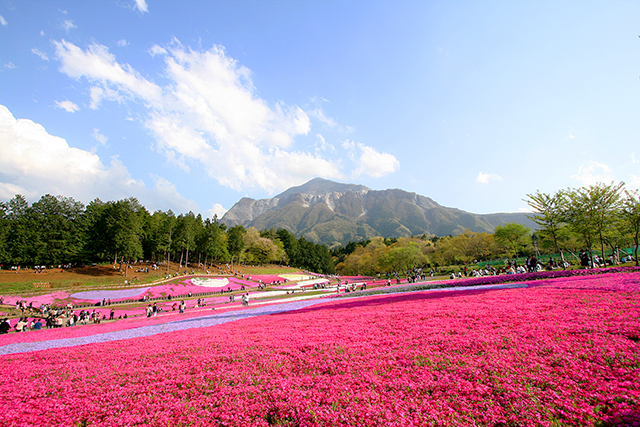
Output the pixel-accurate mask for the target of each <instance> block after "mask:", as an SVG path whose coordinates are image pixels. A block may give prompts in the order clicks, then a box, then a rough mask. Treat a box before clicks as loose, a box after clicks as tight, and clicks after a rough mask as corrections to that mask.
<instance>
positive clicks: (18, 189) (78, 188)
mask: <svg viewBox="0 0 640 427" xmlns="http://www.w3.org/2000/svg"><path fill="white" fill-rule="evenodd" d="M0 171H1V172H0V198H2V199H5V200H6V199H9V198H12V197H13V196H14V195H15V194H23V195H24V196H25V197H27V198H28V199H31V200H34V199H36V198H38V197H40V196H41V195H43V194H47V193H49V194H54V195H64V196H68V197H73V198H74V199H76V200H79V201H82V202H84V203H88V202H90V201H91V200H93V199H95V198H96V197H99V198H101V199H102V200H119V199H122V198H126V197H132V196H133V197H137V198H138V199H139V200H140V202H141V203H142V204H143V205H144V206H145V207H147V208H148V209H151V210H154V209H165V210H166V209H176V210H177V211H183V210H194V211H196V210H197V205H196V203H195V202H193V201H191V200H187V199H185V198H184V197H182V196H180V195H179V194H178V193H177V192H176V191H175V188H172V185H171V184H170V183H169V182H167V181H166V180H164V179H162V178H157V177H156V178H154V181H155V186H154V188H152V189H149V188H147V187H146V186H145V184H144V183H143V182H142V181H140V180H136V179H134V178H132V177H131V175H130V174H129V172H128V171H127V169H126V167H125V166H124V165H123V164H122V163H121V162H120V161H119V160H118V159H116V158H113V159H111V162H110V164H109V166H105V165H104V163H103V162H102V160H101V159H100V158H99V157H98V156H97V155H96V154H93V153H90V152H88V151H84V150H80V149H78V148H74V147H70V146H69V144H68V143H67V141H65V140H64V139H63V138H60V137H57V136H53V135H50V134H49V133H47V131H46V130H45V129H44V127H42V126H41V125H39V124H37V123H34V122H33V121H31V120H26V119H15V118H14V117H13V115H12V114H11V112H10V111H9V110H8V109H7V108H6V107H4V106H2V105H0Z"/></svg>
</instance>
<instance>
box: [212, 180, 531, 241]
mask: <svg viewBox="0 0 640 427" xmlns="http://www.w3.org/2000/svg"><path fill="white" fill-rule="evenodd" d="M221 222H222V223H224V224H227V225H228V226H233V225H237V224H241V225H242V226H244V227H255V228H257V229H258V230H264V229H270V228H273V229H276V230H277V229H278V228H284V229H286V230H288V231H290V232H291V233H293V234H295V235H296V236H298V237H300V236H303V237H304V238H306V239H307V240H311V241H313V242H316V243H324V244H326V245H327V246H329V247H333V246H336V245H338V244H341V245H343V244H345V243H347V242H349V241H360V240H364V239H369V238H372V237H375V236H382V237H409V236H419V235H422V234H427V235H436V236H446V235H450V234H451V235H455V234H459V233H462V232H464V230H465V229H469V230H471V231H473V232H477V233H481V232H493V230H494V229H495V227H496V226H498V225H503V224H506V223H510V222H516V223H519V224H523V225H526V226H527V227H529V228H531V229H535V223H533V222H532V221H531V220H529V219H528V218H527V217H526V214H524V213H495V214H473V213H469V212H465V211H462V210H460V209H455V208H447V207H444V206H441V205H439V204H438V203H436V202H435V201H433V200H432V199H430V198H428V197H425V196H421V195H419V194H416V193H409V192H407V191H404V190H399V189H392V190H381V191H377V190H371V189H370V188H367V187H365V186H363V185H356V184H342V183H339V182H334V181H329V180H326V179H322V178H315V179H312V180H311V181H309V182H307V183H306V184H303V185H300V186H298V187H291V188H289V189H288V190H286V191H284V192H283V193H281V194H279V195H277V196H275V197H273V198H271V199H261V200H255V199H251V198H248V197H245V198H242V199H241V200H240V201H239V202H237V203H236V204H235V205H234V206H233V207H232V208H231V209H229V210H228V211H227V212H226V213H225V215H224V216H223V217H222V219H221Z"/></svg>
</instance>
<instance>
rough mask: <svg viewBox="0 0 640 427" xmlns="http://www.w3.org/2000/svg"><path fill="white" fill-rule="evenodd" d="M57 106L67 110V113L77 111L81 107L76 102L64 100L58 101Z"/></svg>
mask: <svg viewBox="0 0 640 427" xmlns="http://www.w3.org/2000/svg"><path fill="white" fill-rule="evenodd" d="M56 108H61V109H63V110H65V111H66V112H67V113H75V112H76V111H78V110H79V109H80V107H78V106H77V105H76V104H74V103H73V102H71V101H62V102H58V101H56Z"/></svg>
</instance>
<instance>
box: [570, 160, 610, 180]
mask: <svg viewBox="0 0 640 427" xmlns="http://www.w3.org/2000/svg"><path fill="white" fill-rule="evenodd" d="M571 178H574V179H575V180H576V181H578V182H579V183H580V184H581V186H589V185H596V184H598V183H604V184H608V183H610V182H613V181H615V180H614V178H613V175H612V170H611V168H610V167H609V166H607V165H605V164H602V163H598V162H594V161H592V162H591V163H590V164H589V165H588V166H584V165H582V166H580V168H579V169H578V173H577V174H575V175H571Z"/></svg>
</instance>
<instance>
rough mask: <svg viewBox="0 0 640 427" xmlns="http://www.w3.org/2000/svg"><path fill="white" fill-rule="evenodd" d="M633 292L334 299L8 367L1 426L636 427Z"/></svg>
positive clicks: (614, 283)
mask: <svg viewBox="0 0 640 427" xmlns="http://www.w3.org/2000/svg"><path fill="white" fill-rule="evenodd" d="M637 281H638V274H636V273H634V274H619V275H611V276H608V277H605V276H600V277H589V278H585V279H584V280H573V278H571V279H566V278H565V279H554V280H545V281H541V282H540V283H537V284H536V286H534V287H530V288H515V289H510V290H495V291H485V290H480V289H477V290H468V291H458V292H449V293H445V292H428V291H427V292H412V293H405V294H395V295H383V296H375V297H364V298H355V299H346V300H335V301H332V302H330V303H321V304H316V305H314V306H312V307H309V308H306V309H302V310H300V311H297V312H289V313H281V314H277V315H272V316H260V317H254V318H249V319H245V320H242V321H238V322H232V323H226V324H224V325H217V326H215V327H205V328H198V329H191V330H184V331H180V332H172V333H166V334H161V335H155V336H150V337H146V338H136V339H131V340H127V341H117V342H106V343H100V344H91V345H87V346H81V347H74V348H63V349H52V350H47V351H40V352H34V353H24V354H15V355H8V356H1V357H0V362H2V366H4V367H7V368H5V369H3V381H2V382H0V425H7V426H9V425H10V426H52V425H68V426H77V425H88V426H142V425H149V426H177V425H192V426H269V425H282V426H318V425H322V426H431V425H433V426H516V425H517V426H523V427H527V426H593V425H596V424H598V425H603V426H604V425H607V426H625V425H626V426H637V425H639V423H638V420H639V419H640V381H639V375H638V374H639V370H640V348H639V347H640V345H639V343H638V341H639V334H640V306H639V304H638V296H639V294H638V291H637ZM629 283H630V284H629ZM591 286H593V287H594V288H595V290H594V289H592V288H591ZM603 288H604V289H605V290H602V289H603ZM445 294H446V295H447V296H446V297H443V295H445Z"/></svg>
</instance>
